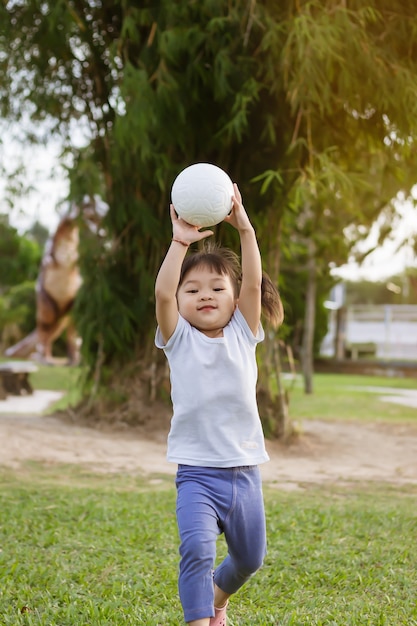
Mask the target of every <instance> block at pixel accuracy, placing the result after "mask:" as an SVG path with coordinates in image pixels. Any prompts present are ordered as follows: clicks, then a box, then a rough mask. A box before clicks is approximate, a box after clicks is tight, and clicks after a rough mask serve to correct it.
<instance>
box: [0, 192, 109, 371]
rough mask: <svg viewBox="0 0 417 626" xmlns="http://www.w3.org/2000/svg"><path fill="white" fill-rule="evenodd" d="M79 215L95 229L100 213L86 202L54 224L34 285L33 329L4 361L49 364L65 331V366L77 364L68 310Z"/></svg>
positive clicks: (75, 285) (77, 280)
mask: <svg viewBox="0 0 417 626" xmlns="http://www.w3.org/2000/svg"><path fill="white" fill-rule="evenodd" d="M80 215H81V217H82V218H83V221H84V222H85V223H87V224H88V225H89V227H90V228H93V227H94V228H97V226H98V224H99V220H100V219H101V218H102V217H103V212H102V211H101V213H100V211H98V210H97V209H96V202H95V201H92V202H91V201H86V202H85V203H84V204H83V205H82V206H81V208H78V207H73V208H72V210H71V212H70V213H68V215H67V216H65V217H63V218H62V220H61V221H60V223H59V224H58V227H57V229H56V232H55V234H54V235H53V236H52V237H51V238H50V239H49V241H48V242H47V244H46V246H45V252H44V255H43V258H42V262H41V266H40V271H39V275H38V279H37V282H36V328H35V329H34V330H33V331H32V332H31V333H30V334H29V335H27V336H26V337H24V338H23V339H22V340H21V341H19V342H18V343H17V344H15V345H13V346H11V347H10V348H8V349H7V350H6V352H5V355H6V356H7V357H17V358H19V357H20V358H27V357H29V356H31V357H32V358H35V359H36V360H38V361H41V362H44V363H51V364H52V363H53V362H54V361H53V356H52V346H53V343H54V341H55V340H56V339H57V338H58V337H60V335H61V334H62V333H63V332H64V330H66V338H67V352H68V362H69V364H76V363H78V361H79V356H80V353H79V347H80V343H81V342H80V339H79V337H78V335H77V332H76V329H75V326H74V323H73V321H72V319H71V308H72V306H73V304H74V301H75V297H76V295H77V292H78V290H79V288H80V286H81V283H82V277H81V273H80V269H79V264H78V261H79V239H80V219H79V216H80Z"/></svg>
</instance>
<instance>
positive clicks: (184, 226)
mask: <svg viewBox="0 0 417 626" xmlns="http://www.w3.org/2000/svg"><path fill="white" fill-rule="evenodd" d="M170 214H171V222H172V236H173V239H177V240H178V241H181V242H183V243H186V244H192V243H194V242H195V241H201V240H202V239H205V238H206V237H210V236H211V235H213V234H214V233H213V231H212V230H202V231H200V230H199V227H198V226H193V225H192V224H189V223H188V222H186V221H185V220H183V219H182V218H181V217H179V216H178V215H177V213H176V211H175V207H174V205H173V204H171V205H170ZM200 228H201V227H200Z"/></svg>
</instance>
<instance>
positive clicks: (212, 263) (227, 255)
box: [179, 242, 284, 328]
mask: <svg viewBox="0 0 417 626" xmlns="http://www.w3.org/2000/svg"><path fill="white" fill-rule="evenodd" d="M195 267H207V268H209V269H210V270H212V271H214V272H216V274H223V275H226V276H229V277H230V280H231V281H232V285H233V289H234V292H235V297H236V298H238V297H239V292H240V286H241V283H242V269H241V266H240V260H239V257H238V255H237V254H235V252H233V250H230V249H229V248H222V247H221V246H219V245H217V244H215V243H212V242H205V243H204V246H203V248H202V249H201V250H197V251H196V252H193V253H191V254H189V255H188V256H186V257H185V259H184V261H183V264H182V267H181V274H180V280H179V285H181V284H182V283H183V282H184V279H185V277H186V276H187V274H188V273H189V272H190V271H191V270H192V269H194V268H195ZM261 303H262V311H263V313H264V315H265V317H266V319H267V321H268V322H269V323H270V324H271V326H273V327H274V328H278V326H280V325H281V324H282V322H283V321H284V308H283V306H282V302H281V298H280V295H279V293H278V289H277V288H276V286H275V285H274V283H273V282H272V280H271V278H270V277H269V276H268V274H266V272H262V285H261Z"/></svg>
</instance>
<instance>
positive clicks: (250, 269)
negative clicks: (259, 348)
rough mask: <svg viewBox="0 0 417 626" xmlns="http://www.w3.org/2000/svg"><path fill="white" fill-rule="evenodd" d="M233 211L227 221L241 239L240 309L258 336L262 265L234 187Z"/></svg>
mask: <svg viewBox="0 0 417 626" xmlns="http://www.w3.org/2000/svg"><path fill="white" fill-rule="evenodd" d="M234 189H235V195H234V198H233V209H232V212H231V214H230V215H229V216H228V217H226V219H225V221H226V222H229V223H230V224H231V225H232V226H234V227H235V228H236V229H237V230H238V232H239V237H240V246H241V263H242V285H241V289H240V295H239V309H240V311H241V313H242V315H243V317H244V318H245V320H246V322H247V323H248V326H249V328H250V329H251V330H252V332H253V334H256V333H257V331H258V327H259V322H260V319H261V285H262V263H261V255H260V252H259V247H258V242H257V239H256V234H255V230H254V228H253V226H252V224H251V223H250V220H249V217H248V215H247V213H246V211H245V209H244V207H243V204H242V196H241V195H240V191H239V189H238V186H237V185H236V184H235V185H234Z"/></svg>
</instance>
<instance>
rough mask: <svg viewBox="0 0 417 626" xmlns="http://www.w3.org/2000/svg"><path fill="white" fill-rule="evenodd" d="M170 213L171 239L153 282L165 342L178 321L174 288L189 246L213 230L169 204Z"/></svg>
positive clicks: (157, 316)
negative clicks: (179, 214) (189, 220)
mask: <svg viewBox="0 0 417 626" xmlns="http://www.w3.org/2000/svg"><path fill="white" fill-rule="evenodd" d="M170 213H171V221H172V241H171V245H170V246H169V248H168V251H167V253H166V256H165V259H164V260H163V262H162V265H161V267H160V270H159V272H158V275H157V277H156V282H155V301H156V320H157V322H158V325H159V329H160V331H161V334H162V337H163V338H164V341H165V342H167V341H168V339H169V338H170V337H171V335H172V333H173V332H174V330H175V327H176V325H177V322H178V306H177V289H178V283H179V280H180V274H181V266H182V262H183V260H184V257H185V255H186V254H187V250H188V246H189V245H190V244H192V243H194V242H195V241H200V240H201V239H204V238H205V237H209V236H210V235H212V234H213V232H212V231H211V230H204V231H202V232H200V231H199V230H198V227H197V226H192V225H191V224H188V223H187V222H185V221H184V220H182V219H181V218H179V217H177V214H176V213H175V209H174V207H173V205H172V204H171V206H170Z"/></svg>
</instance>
